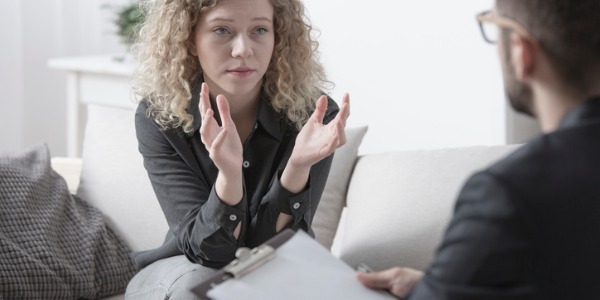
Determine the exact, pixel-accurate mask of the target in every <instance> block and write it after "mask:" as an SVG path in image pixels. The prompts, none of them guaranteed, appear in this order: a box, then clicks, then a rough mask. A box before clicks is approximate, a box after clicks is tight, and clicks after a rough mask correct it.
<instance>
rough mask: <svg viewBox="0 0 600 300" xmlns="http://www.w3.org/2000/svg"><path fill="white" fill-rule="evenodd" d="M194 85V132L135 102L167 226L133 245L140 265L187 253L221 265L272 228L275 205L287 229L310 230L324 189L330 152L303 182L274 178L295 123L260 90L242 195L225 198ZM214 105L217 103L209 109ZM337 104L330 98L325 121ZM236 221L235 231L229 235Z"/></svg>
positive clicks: (148, 164) (192, 258)
mask: <svg viewBox="0 0 600 300" xmlns="http://www.w3.org/2000/svg"><path fill="white" fill-rule="evenodd" d="M199 86H200V84H198V85H197V88H195V89H194V91H193V93H192V94H193V98H192V101H191V104H190V108H189V112H190V113H191V114H192V115H193V116H194V133H193V135H187V134H184V133H183V132H182V131H181V130H180V129H169V130H160V128H159V127H158V125H157V124H156V123H155V122H154V121H153V119H152V118H148V117H147V115H146V110H147V108H148V104H147V103H146V102H141V103H140V105H139V106H138V109H137V113H136V117H135V125H136V132H137V138H138V143H139V150H140V152H141V154H142V156H143V157H144V166H145V168H146V170H147V171H148V176H149V177H150V181H151V182H152V186H153V188H154V192H155V193H156V196H157V198H158V201H159V202H160V206H161V208H162V210H163V212H164V214H165V217H166V219H167V222H168V224H169V227H170V231H169V233H168V234H167V238H166V240H165V242H164V244H163V245H162V246H161V247H159V248H157V249H154V250H149V251H145V252H140V253H135V254H134V255H133V257H134V260H135V261H136V264H137V265H138V267H144V266H146V265H148V264H150V263H152V262H154V261H156V260H158V259H161V258H165V257H169V256H173V255H180V254H185V255H186V257H187V258H188V259H189V260H190V261H192V262H196V263H199V264H202V265H204V266H207V267H213V268H220V267H223V266H224V265H226V264H227V263H229V262H230V261H231V260H233V259H234V258H235V251H236V250H237V249H238V248H239V247H241V246H246V247H255V246H258V245H260V244H261V243H263V242H264V241H266V240H267V239H269V238H270V237H272V236H273V235H275V233H276V231H275V223H276V221H277V218H278V216H279V214H280V213H281V212H283V213H286V214H289V215H292V217H293V220H292V222H291V224H290V225H289V227H290V228H292V229H303V230H305V231H307V232H309V233H310V234H312V230H311V228H310V224H311V222H312V218H313V216H314V213H315V210H316V209H317V205H318V204H319V200H320V198H321V194H322V193H323V189H324V187H325V182H326V180H327V176H328V174H329V168H330V167H331V160H332V159H333V156H330V157H327V158H325V159H323V160H322V161H320V162H319V163H317V164H315V165H314V166H313V167H312V168H311V171H310V176H309V182H308V184H307V186H306V188H305V189H304V190H303V191H301V192H300V193H298V194H293V193H290V192H289V191H287V190H286V189H284V188H283V187H281V185H280V183H279V178H280V175H281V172H282V171H283V169H284V168H285V166H286V164H287V161H288V159H289V157H290V155H291V153H292V150H293V148H294V141H295V139H296V136H297V134H298V131H297V130H296V129H295V127H294V126H292V125H290V124H289V123H288V122H287V121H286V119H285V118H284V116H282V115H280V114H278V113H276V112H275V110H274V109H273V108H272V107H271V105H270V104H269V101H268V99H266V97H264V96H263V97H261V103H260V106H259V109H258V113H257V121H256V124H255V126H254V129H253V131H252V133H251V134H250V136H249V137H248V139H247V140H246V141H245V142H244V145H243V147H244V163H243V177H244V196H243V199H242V201H240V203H239V204H237V205H235V206H228V205H226V204H224V203H223V202H222V201H221V200H220V199H219V197H218V196H217V194H216V193H215V190H214V187H213V186H214V183H215V180H216V178H217V174H218V169H217V168H216V166H215V165H214V163H213V162H212V160H211V159H210V157H209V154H208V151H207V150H206V148H205V147H204V144H203V143H202V141H201V140H200V134H199V132H198V129H199V128H200V125H201V122H202V121H201V118H200V114H199V110H198V103H199V93H200V91H199ZM215 111H216V109H215ZM338 111H339V108H338V106H337V105H336V103H335V102H334V101H333V100H331V99H329V103H328V108H327V113H326V114H325V118H324V123H329V122H330V121H331V120H332V119H333V118H334V117H335V115H336V114H337V112H338ZM239 222H242V227H241V228H242V230H241V234H240V236H239V238H237V239H236V238H235V237H234V236H233V231H234V229H235V228H236V227H237V225H238V223H239Z"/></svg>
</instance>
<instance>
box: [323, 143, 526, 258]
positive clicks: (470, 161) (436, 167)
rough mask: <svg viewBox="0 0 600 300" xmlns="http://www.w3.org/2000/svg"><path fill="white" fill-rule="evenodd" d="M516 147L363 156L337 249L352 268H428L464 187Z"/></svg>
mask: <svg viewBox="0 0 600 300" xmlns="http://www.w3.org/2000/svg"><path fill="white" fill-rule="evenodd" d="M517 147H518V146H514V145H513V146H493V147H464V148H454V149H436V150H421V151H402V152H394V153H385V154H369V155H364V156H360V157H359V158H358V160H357V162H356V166H355V168H354V172H353V174H352V177H351V179H350V185H349V187H348V195H347V207H346V208H345V211H344V215H343V218H342V222H341V223H340V226H339V228H338V231H337V233H336V238H335V240H334V245H333V250H334V252H336V253H337V255H339V257H340V258H341V259H342V260H344V261H346V262H347V263H348V264H349V265H350V266H352V267H356V266H357V265H358V264H359V263H361V262H364V263H366V264H367V265H369V266H371V267H372V268H374V269H375V270H381V269H385V268H389V267H392V266H407V267H412V268H417V269H424V268H426V267H427V265H428V264H429V263H430V262H431V259H432V257H433V255H434V252H435V250H436V247H437V246H438V244H439V242H440V239H441V237H442V234H443V232H444V230H445V228H446V225H447V223H448V221H449V219H450V217H451V215H452V210H453V206H454V203H455V200H456V197H457V195H458V193H459V191H460V188H461V186H462V184H463V183H464V182H465V180H466V179H467V177H468V176H469V175H471V174H472V173H473V172H475V171H477V170H479V169H482V168H484V167H486V166H487V165H489V164H491V163H492V162H494V161H496V160H498V159H499V158H501V157H503V156H505V155H506V154H508V153H509V152H512V151H513V150H515V149H516V148H517Z"/></svg>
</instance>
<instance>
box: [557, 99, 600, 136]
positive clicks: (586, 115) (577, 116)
mask: <svg viewBox="0 0 600 300" xmlns="http://www.w3.org/2000/svg"><path fill="white" fill-rule="evenodd" d="M598 119H600V96H596V97H592V98H590V99H588V100H586V101H583V102H582V103H580V104H578V105H577V106H575V108H573V109H571V111H569V112H568V113H567V115H566V116H565V117H564V118H563V119H562V121H561V122H560V125H559V127H558V128H561V129H563V128H567V127H571V126H574V125H577V124H579V123H581V122H585V121H588V120H598Z"/></svg>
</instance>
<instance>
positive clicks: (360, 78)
mask: <svg viewBox="0 0 600 300" xmlns="http://www.w3.org/2000/svg"><path fill="white" fill-rule="evenodd" d="M304 2H305V4H306V7H307V10H308V11H309V14H310V18H311V20H312V23H313V25H314V27H316V28H318V29H319V30H320V33H321V35H320V39H319V40H320V42H321V43H320V44H321V47H320V50H321V52H322V60H323V61H324V62H325V64H326V67H327V69H328V73H329V77H330V79H331V80H332V81H333V82H335V83H336V88H335V90H334V91H333V96H334V98H335V99H341V95H342V94H343V92H346V91H347V92H349V93H350V95H351V107H352V109H351V117H350V119H349V121H348V124H349V126H358V125H369V132H368V133H367V136H366V138H365V140H364V142H363V145H362V148H361V152H363V153H365V152H385V151H393V150H400V149H418V148H438V147H456V146H468V145H490V144H503V143H505V141H506V134H507V133H506V125H505V118H506V113H507V112H506V106H505V100H504V93H503V86H502V77H501V72H500V65H499V62H498V57H497V50H496V47H495V46H493V45H489V44H486V43H485V42H484V41H483V39H482V38H481V34H480V32H479V27H478V24H477V22H476V20H475V15H476V14H477V13H478V12H481V11H483V10H486V9H489V8H491V7H492V6H493V3H494V2H493V0H484V1H447V0H419V1H409V0H394V1H390V0H370V1H360V0H327V1H323V0H304Z"/></svg>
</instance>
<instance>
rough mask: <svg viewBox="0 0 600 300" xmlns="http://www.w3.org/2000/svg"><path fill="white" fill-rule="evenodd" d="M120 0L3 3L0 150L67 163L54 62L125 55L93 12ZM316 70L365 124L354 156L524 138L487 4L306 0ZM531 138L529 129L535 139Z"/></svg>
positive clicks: (61, 82)
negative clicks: (490, 34) (480, 17)
mask: <svg viewBox="0 0 600 300" xmlns="http://www.w3.org/2000/svg"><path fill="white" fill-rule="evenodd" d="M128 2H129V0H86V1H80V0H3V1H2V4H1V9H0V43H1V46H0V84H1V85H2V86H1V87H2V90H3V92H2V96H1V97H0V107H2V118H0V126H1V128H2V130H0V151H3V150H18V149H22V148H23V147H26V146H29V145H32V144H35V143H39V142H47V143H48V144H49V146H50V149H51V151H52V154H53V155H65V154H66V128H65V126H66V122H65V109H66V107H65V77H66V76H65V73H64V72H62V71H57V70H52V69H49V68H48V67H47V60H48V59H50V58H55V57H64V56H79V55H96V54H103V53H119V52H121V53H122V52H124V48H123V47H122V46H121V45H120V44H119V42H118V39H117V37H116V36H115V35H114V34H113V32H114V30H115V28H114V26H113V25H112V23H111V13H112V12H111V11H110V10H107V9H101V8H100V7H101V6H102V5H103V4H113V5H118V4H124V3H128ZM304 2H305V5H306V7H307V9H308V11H309V14H310V17H311V19H312V22H313V25H314V26H315V27H316V28H318V29H319V30H320V32H321V36H320V38H319V40H320V42H321V47H320V50H321V52H322V61H323V62H324V63H325V65H326V68H327V71H328V74H329V77H330V79H331V80H332V81H333V82H335V83H336V87H335V89H334V90H333V91H332V95H333V96H334V98H335V99H338V100H339V99H341V95H342V93H343V92H346V91H347V92H350V94H351V99H352V115H351V118H350V120H349V123H348V125H349V126H358V125H363V124H365V125H369V127H370V129H369V133H368V134H367V136H366V138H365V140H364V142H363V146H362V148H361V153H369V152H385V151H394V150H402V149H418V148H438V147H456V146H467V145H489V144H502V143H505V142H506V141H509V142H511V141H514V140H515V139H517V140H518V139H521V140H522V139H524V137H522V135H523V136H527V135H529V131H530V130H529V131H528V130H524V129H523V128H524V127H523V126H525V127H527V126H531V125H528V124H525V125H523V126H522V125H521V123H519V125H517V127H516V128H513V127H510V126H507V124H506V119H512V118H513V117H512V116H511V114H510V112H508V111H507V109H506V106H505V101H504V94H503V89H502V80H501V76H500V70H499V63H498V58H497V54H496V48H495V47H494V46H492V45H488V44H486V43H484V41H483V40H482V38H481V36H480V33H479V29H478V27H477V23H476V21H475V14H476V13H477V12H479V11H482V10H484V9H488V8H490V7H491V6H492V3H493V0H483V1H447V0H419V1H408V0H393V1H392V0H371V1H368V2H366V1H359V0H304ZM534 132H535V130H534Z"/></svg>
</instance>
